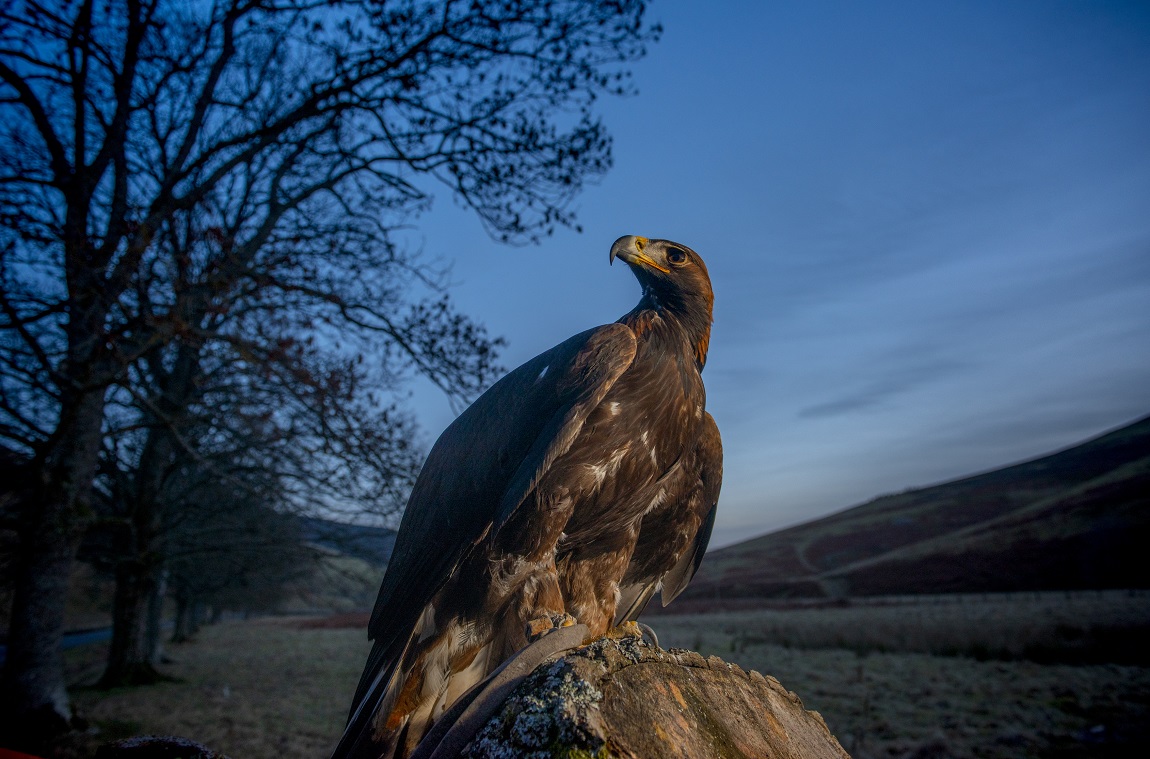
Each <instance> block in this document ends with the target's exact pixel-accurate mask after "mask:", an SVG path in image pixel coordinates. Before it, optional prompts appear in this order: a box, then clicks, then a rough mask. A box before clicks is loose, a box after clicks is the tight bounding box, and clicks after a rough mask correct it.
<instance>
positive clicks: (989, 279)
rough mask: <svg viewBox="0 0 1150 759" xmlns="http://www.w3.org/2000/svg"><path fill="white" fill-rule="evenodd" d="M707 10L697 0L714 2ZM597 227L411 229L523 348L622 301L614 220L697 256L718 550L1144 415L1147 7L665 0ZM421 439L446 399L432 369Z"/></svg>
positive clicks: (620, 230)
mask: <svg viewBox="0 0 1150 759" xmlns="http://www.w3.org/2000/svg"><path fill="white" fill-rule="evenodd" d="M704 5H705V6H706V7H704ZM651 18H652V19H653V20H658V21H660V22H662V24H663V27H664V35H663V38H662V40H661V41H660V42H659V43H658V44H656V45H654V46H652V48H651V51H650V54H649V55H648V57H647V58H645V59H644V60H642V61H641V62H639V63H638V64H636V65H635V66H634V67H633V72H634V81H635V84H636V86H637V87H638V89H639V94H638V95H637V96H634V97H630V98H625V99H612V100H609V101H606V102H604V103H603V107H602V108H601V113H602V114H603V116H604V118H605V120H606V123H607V125H608V127H609V129H610V130H611V132H612V134H613V136H614V140H615V168H614V169H613V170H612V171H611V172H610V174H608V175H607V177H606V178H605V179H604V180H603V181H602V182H601V183H599V184H598V185H596V186H592V187H590V188H588V189H587V190H586V191H585V192H584V193H583V194H582V195H581V196H580V197H579V198H578V200H577V203H576V207H577V209H578V216H579V220H580V222H581V223H582V225H583V228H584V232H583V234H576V233H574V232H569V231H564V232H560V233H557V234H556V236H555V237H554V238H552V239H550V240H548V241H546V242H545V243H544V244H543V245H541V246H538V247H528V248H509V247H506V246H501V245H498V244H496V243H494V242H492V241H491V240H490V239H489V238H487V237H486V235H485V234H484V232H483V230H482V228H481V226H480V224H479V222H478V221H477V220H476V219H475V218H473V217H472V216H469V215H468V214H467V213H465V212H463V211H462V210H460V209H459V208H458V207H457V205H456V204H454V203H453V202H452V200H451V198H450V197H449V196H447V195H442V196H441V197H439V198H437V201H436V203H435V206H434V209H433V210H432V211H431V212H430V213H428V214H426V215H425V216H424V217H422V219H421V221H420V223H419V230H418V232H417V233H415V234H414V236H413V240H412V241H413V244H415V245H417V246H419V247H421V248H422V249H423V250H424V251H425V252H426V254H427V255H429V256H433V257H435V256H438V257H442V258H443V259H444V260H445V261H452V262H453V267H454V268H453V275H452V279H453V281H454V282H455V287H454V288H453V290H452V292H453V296H454V298H455V299H456V301H457V303H458V304H459V306H460V307H461V308H462V309H463V310H464V311H465V312H467V313H469V314H471V315H472V316H474V317H475V318H476V319H478V320H479V321H481V322H483V323H485V324H486V325H487V326H488V328H489V329H490V330H491V331H492V332H493V333H494V334H500V335H503V336H505V337H506V338H507V340H508V341H509V346H508V348H507V350H506V352H505V353H504V364H505V365H506V366H508V367H509V368H510V367H513V366H516V365H518V364H519V363H521V362H523V361H525V360H527V359H528V358H530V357H531V356H534V355H535V354H537V353H539V352H541V351H543V350H545V349H547V348H549V347H550V346H552V345H554V344H555V343H557V342H559V341H561V340H563V339H565V338H566V337H568V336H570V335H572V334H574V333H576V332H578V331H581V330H583V329H586V328H588V327H590V326H594V325H597V324H602V323H606V322H611V321H614V320H615V319H617V318H618V317H619V316H621V315H622V314H623V313H625V312H626V311H627V310H629V309H630V308H631V307H632V306H633V305H634V303H635V302H636V300H637V299H638V296H639V288H638V285H637V283H636V282H635V280H634V278H633V276H632V275H631V274H630V273H629V272H628V271H627V269H626V268H625V267H618V266H616V267H612V268H608V265H607V254H608V250H609V248H610V245H611V243H612V242H613V241H614V240H615V238H617V237H619V236H620V235H623V234H637V235H644V236H648V237H664V238H670V239H673V240H677V241H680V242H682V243H685V244H687V245H690V246H691V247H693V248H695V249H696V250H697V251H699V253H700V254H701V255H702V256H703V257H704V258H705V259H706V261H707V264H708V268H709V269H710V272H711V276H712V279H713V282H714V289H715V293H716V307H715V326H714V332H713V339H712V343H711V354H710V359H709V363H708V365H707V369H706V371H705V372H704V380H705V381H706V384H707V392H708V403H707V405H708V409H709V410H710V411H711V413H712V414H714V416H715V418H716V420H717V421H718V424H719V428H720V430H721V432H722V434H723V440H724V448H725V452H726V466H725V476H724V483H723V495H722V498H721V500H720V510H719V517H718V522H717V526H716V531H715V538H714V541H713V543H712V545H725V544H729V543H732V542H736V541H738V540H742V539H745V538H749V537H752V536H755V535H758V534H762V533H765V532H768V531H771V530H774V529H778V528H781V527H784V526H787V525H790V524H795V523H798V522H803V521H806V520H809V519H812V518H815V517H817V516H821V515H823V514H827V513H830V512H833V511H838V510H841V509H843V508H846V507H848V506H851V505H854V504H857V503H860V502H862V501H864V500H867V499H869V498H871V497H873V496H876V495H879V494H882V493H888V492H893V491H898V490H902V489H905V488H908V487H913V486H921V485H927V484H932V483H935V482H938V481H941V480H945V479H950V478H954V477H958V476H962V475H965V474H969V473H972V472H975V471H979V470H984V469H987V468H993V467H997V466H999V465H1002V464H1006V463H1009V462H1013V461H1017V460H1020V459H1024V458H1028V457H1032V456H1035V455H1038V454H1041V453H1045V452H1047V451H1050V450H1053V449H1056V448H1058V447H1061V446H1065V445H1069V444H1071V443H1074V442H1077V441H1078V440H1081V439H1083V438H1085V437H1087V436H1090V435H1093V434H1096V433H1099V432H1101V431H1103V430H1105V429H1108V428H1111V427H1115V426H1119V425H1121V424H1124V423H1126V422H1129V421H1133V420H1134V419H1136V418H1138V417H1141V416H1144V415H1146V414H1150V6H1147V5H1145V4H1137V3H1130V4H1111V3H1056V2H1012V3H1002V2H985V3H943V2H929V3H921V2H884V3H846V2H812V3H787V4H783V3H756V2H745V3H738V2H731V3H714V4H703V3H695V2H687V1H685V0H684V1H677V2H671V1H664V2H656V3H654V5H653V6H652V9H651ZM415 400H416V408H417V412H418V414H419V418H420V421H421V424H422V425H423V427H424V429H425V430H426V431H427V434H428V441H427V442H428V443H430V442H431V440H433V439H434V436H435V435H438V433H439V431H440V430H441V429H442V428H443V427H444V426H446V425H447V423H449V422H450V420H451V418H452V414H451V411H450V409H449V407H448V404H447V402H446V401H445V400H444V399H443V398H441V397H439V396H437V395H436V394H435V393H433V392H424V391H419V392H418V393H417V395H416V398H415Z"/></svg>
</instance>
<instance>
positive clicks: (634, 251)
mask: <svg viewBox="0 0 1150 759" xmlns="http://www.w3.org/2000/svg"><path fill="white" fill-rule="evenodd" d="M616 258H620V259H622V260H623V261H625V262H626V263H627V265H628V266H629V267H631V271H632V272H634V274H635V277H636V279H638V280H639V284H640V285H642V287H643V301H640V304H639V307H640V308H644V307H646V308H654V309H656V310H658V311H660V312H663V313H666V314H669V315H671V316H672V317H674V319H675V321H677V322H679V323H680V324H681V325H682V326H683V328H684V329H686V331H687V333H688V334H689V335H690V337H691V341H692V343H693V344H694V345H695V346H696V353H697V354H699V359H700V365H701V364H702V363H703V362H704V361H705V360H706V350H707V342H708V340H709V339H710V334H711V310H712V308H713V306H714V303H715V295H714V292H713V291H712V290H711V277H710V275H708V274H707V265H706V264H704V263H703V259H702V258H701V257H700V256H699V254H698V253H696V252H695V251H693V250H691V249H690V248H688V247H687V246H686V245H683V244H681V243H677V242H672V241H671V240H650V239H647V238H646V237H636V236H635V235H625V236H624V237H620V238H619V239H618V240H616V241H615V244H614V245H612V246H611V261H612V263H614V261H615V259H616Z"/></svg>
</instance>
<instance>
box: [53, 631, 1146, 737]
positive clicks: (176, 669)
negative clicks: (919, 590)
mask: <svg viewBox="0 0 1150 759" xmlns="http://www.w3.org/2000/svg"><path fill="white" fill-rule="evenodd" d="M652 623H653V625H654V627H655V629H656V630H657V631H658V632H659V634H660V643H661V644H662V645H663V646H664V647H668V648H670V647H672V646H683V647H693V648H697V649H699V650H700V651H701V653H703V654H704V655H711V654H717V655H719V656H722V657H723V658H725V659H726V660H728V661H733V662H736V663H738V664H740V665H742V667H743V668H744V669H748V670H749V669H755V670H758V671H759V672H762V673H764V674H767V675H773V676H774V677H776V678H778V680H779V681H781V683H782V685H783V686H784V687H785V688H786V689H789V690H792V691H795V692H796V693H798V695H799V696H800V697H801V698H802V700H803V703H804V705H805V706H806V708H808V709H814V710H817V711H819V712H820V713H821V714H822V716H823V718H824V719H825V720H826V723H827V725H828V726H829V728H830V731H831V732H832V733H834V734H835V735H836V736H837V737H838V739H839V740H840V742H841V743H842V745H843V747H845V748H846V749H847V750H848V751H850V752H851V754H852V755H853V756H855V757H857V758H859V759H865V757H891V756H920V757H926V756H952V757H976V756H977V757H1024V756H1039V757H1042V756H1047V757H1062V758H1065V757H1088V756H1123V755H1129V756H1134V755H1137V754H1135V753H1131V752H1132V751H1133V750H1134V749H1135V748H1137V747H1138V746H1139V745H1145V743H1143V741H1145V740H1146V739H1147V736H1146V734H1145V733H1146V729H1147V727H1146V726H1147V724H1148V720H1147V719H1146V717H1147V715H1148V714H1150V668H1146V667H1134V666H1119V665H1110V664H1106V665H1086V666H1071V665H1042V664H1037V663H1034V662H1029V661H976V660H974V659H970V658H962V657H951V656H932V655H928V654H897V653H871V654H868V655H864V656H860V655H858V654H856V653H854V652H851V651H847V650H844V649H840V648H830V649H825V650H817V651H805V650H800V649H797V648H785V647H783V646H778V645H771V644H764V643H755V642H749V643H748V642H746V641H745V640H744V641H739V642H736V641H734V640H733V639H731V638H730V637H724V635H725V633H724V625H725V624H726V620H725V619H724V617H723V616H722V615H706V616H701V617H685V618H681V617H657V618H654V619H653V620H652ZM739 623H740V626H741V627H746V626H747V624H748V623H747V622H746V621H745V619H741V618H740V620H739ZM368 648H369V646H368V643H367V641H366V639H365V637H364V633H363V631H362V630H361V629H339V628H328V629H322V628H311V629H302V628H301V620H298V619H296V620H292V619H265V620H255V621H250V622H226V623H223V624H220V625H217V626H215V627H210V628H206V629H205V630H204V631H203V632H202V633H201V635H200V636H199V638H198V639H197V640H196V641H195V642H193V643H190V644H186V645H182V646H176V647H172V648H171V650H170V651H169V655H170V656H171V657H172V659H173V660H174V663H173V664H171V665H169V666H168V667H167V668H166V669H165V671H166V672H167V673H168V674H171V675H173V676H175V677H177V678H179V679H180V680H181V682H177V683H164V684H160V685H156V686H151V687H148V688H140V689H123V690H117V691H111V692H98V691H90V690H80V691H78V692H77V693H76V704H77V706H78V708H79V710H80V711H81V713H82V714H83V716H85V717H86V718H87V719H89V720H90V721H91V722H92V724H93V725H94V726H95V727H97V728H99V730H100V731H101V732H100V734H99V735H98V736H96V735H92V736H88V737H86V738H84V739H82V740H79V741H77V742H76V743H74V744H73V746H72V747H71V750H70V751H69V752H68V753H67V754H65V755H69V756H90V753H91V751H92V750H93V749H94V747H95V745H97V744H98V743H99V742H104V741H109V740H112V739H115V738H120V737H124V736H127V735H133V734H140V733H153V734H156V733H158V734H170V735H181V736H185V737H188V738H192V739H194V740H197V741H200V742H202V743H204V744H206V745H208V746H210V747H212V748H214V749H216V750H218V751H221V752H223V753H226V754H228V755H230V756H233V757H236V759H260V758H261V757H268V758H269V759H270V757H281V756H282V757H300V758H301V759H302V758H303V757H309V758H312V757H321V756H324V755H326V753H327V752H328V751H330V749H331V748H332V746H334V744H335V742H336V740H337V738H338V734H339V731H340V729H341V728H342V725H343V722H344V719H345V717H346V714H347V706H348V700H349V699H350V696H351V693H352V691H353V689H354V686H355V682H356V680H357V678H358V677H359V672H360V667H361V666H362V662H363V660H364V658H365V657H366V655H367V651H368ZM732 649H734V650H732ZM99 657H100V651H99V648H98V647H93V648H90V649H86V650H84V651H82V652H80V651H76V652H70V653H69V661H70V664H71V667H72V678H73V682H94V681H95V679H96V678H97V677H98V675H99Z"/></svg>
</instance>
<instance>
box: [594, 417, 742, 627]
mask: <svg viewBox="0 0 1150 759" xmlns="http://www.w3.org/2000/svg"><path fill="white" fill-rule="evenodd" d="M668 475H669V478H668V482H667V488H668V492H667V498H666V499H665V500H664V502H663V505H662V506H661V507H660V508H659V509H656V510H655V511H652V512H651V513H649V514H647V515H646V516H644V517H643V523H642V525H641V526H640V529H639V539H638V541H637V542H636V544H635V552H634V553H633V554H632V556H631V562H630V564H628V566H627V572H626V574H624V576H623V581H622V582H621V583H620V587H619V605H618V607H617V611H616V615H615V622H616V624H619V623H622V622H627V621H632V620H635V619H637V618H638V617H639V615H640V614H641V613H642V612H643V609H644V607H646V605H647V602H648V601H650V600H651V597H652V596H654V595H655V591H657V590H658V591H659V595H660V598H661V600H662V602H663V606H666V605H667V604H669V603H671V601H672V600H674V598H675V596H677V595H679V594H680V593H682V592H683V589H684V588H686V587H687V583H689V582H690V581H691V578H692V577H694V576H695V572H696V571H697V570H698V569H699V564H700V562H702V561H703V554H704V553H706V550H707V543H708V542H709V541H710V540H711V529H712V528H713V527H714V525H715V513H716V511H717V504H718V502H719V488H720V486H721V485H722V482H723V444H722V441H721V439H720V438H719V428H718V426H717V425H716V424H715V420H714V419H713V418H712V417H711V415H710V414H705V415H704V417H703V422H702V424H701V425H700V430H699V436H698V437H697V438H696V441H695V445H694V447H693V448H692V449H691V451H690V454H689V455H687V456H685V457H684V458H683V459H682V460H681V461H680V462H679V465H678V466H677V468H676V469H674V470H673V471H672V472H669V473H668Z"/></svg>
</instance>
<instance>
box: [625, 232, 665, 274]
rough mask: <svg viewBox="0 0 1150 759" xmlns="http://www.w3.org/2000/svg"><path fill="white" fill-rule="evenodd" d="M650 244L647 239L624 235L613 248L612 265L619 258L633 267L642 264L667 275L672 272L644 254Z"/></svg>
mask: <svg viewBox="0 0 1150 759" xmlns="http://www.w3.org/2000/svg"><path fill="white" fill-rule="evenodd" d="M649 242H650V240H648V239H647V238H646V237H636V236H635V235H624V236H623V237H620V238H619V239H618V240H616V241H615V244H614V245H612V246H611V263H615V258H616V257H618V258H621V259H623V261H624V262H625V263H628V264H630V265H632V266H635V265H639V264H641V265H643V266H649V267H651V268H652V269H658V270H659V271H661V272H663V273H664V274H667V273H668V272H670V269H668V268H667V267H665V266H663V265H662V264H660V263H658V262H656V261H655V259H653V258H651V257H650V256H648V255H647V254H646V253H644V252H643V249H644V248H646V247H647V243H649Z"/></svg>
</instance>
